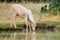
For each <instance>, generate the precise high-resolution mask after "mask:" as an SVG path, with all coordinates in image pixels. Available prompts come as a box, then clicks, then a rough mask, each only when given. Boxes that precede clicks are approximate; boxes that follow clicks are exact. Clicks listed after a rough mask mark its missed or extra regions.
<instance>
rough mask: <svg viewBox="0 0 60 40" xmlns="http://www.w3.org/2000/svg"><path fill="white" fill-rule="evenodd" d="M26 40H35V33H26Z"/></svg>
mask: <svg viewBox="0 0 60 40" xmlns="http://www.w3.org/2000/svg"><path fill="white" fill-rule="evenodd" d="M26 40H36V35H35V32H27V33H26Z"/></svg>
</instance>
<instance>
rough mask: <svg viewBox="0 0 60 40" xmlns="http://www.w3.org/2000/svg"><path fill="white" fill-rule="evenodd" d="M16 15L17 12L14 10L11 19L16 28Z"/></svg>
mask: <svg viewBox="0 0 60 40" xmlns="http://www.w3.org/2000/svg"><path fill="white" fill-rule="evenodd" d="M16 15H17V13H16V12H14V13H13V15H12V17H11V21H12V23H11V26H13V27H14V28H16V23H15V20H14V19H15V17H16Z"/></svg>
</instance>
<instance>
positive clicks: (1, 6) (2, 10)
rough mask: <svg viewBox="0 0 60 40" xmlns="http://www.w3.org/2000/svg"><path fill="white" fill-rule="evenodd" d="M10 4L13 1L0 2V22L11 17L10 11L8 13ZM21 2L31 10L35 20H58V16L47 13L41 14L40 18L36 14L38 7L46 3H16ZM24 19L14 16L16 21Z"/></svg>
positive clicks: (59, 18) (59, 19)
mask: <svg viewBox="0 0 60 40" xmlns="http://www.w3.org/2000/svg"><path fill="white" fill-rule="evenodd" d="M12 4H15V3H0V22H6V21H7V22H9V21H10V19H11V13H10V7H11V5H12ZM18 4H21V5H23V6H25V7H27V8H28V9H30V10H32V12H33V15H34V18H35V21H37V20H40V21H60V16H58V15H57V16H50V15H48V14H43V15H42V16H41V17H40V18H39V16H40V15H38V12H37V11H39V9H40V8H41V7H42V6H44V5H45V4H48V3H27V4H24V3H18ZM20 20H21V21H24V20H22V19H21V18H16V21H20Z"/></svg>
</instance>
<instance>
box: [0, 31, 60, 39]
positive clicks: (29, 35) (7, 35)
mask: <svg viewBox="0 0 60 40" xmlns="http://www.w3.org/2000/svg"><path fill="white" fill-rule="evenodd" d="M0 40H60V32H0Z"/></svg>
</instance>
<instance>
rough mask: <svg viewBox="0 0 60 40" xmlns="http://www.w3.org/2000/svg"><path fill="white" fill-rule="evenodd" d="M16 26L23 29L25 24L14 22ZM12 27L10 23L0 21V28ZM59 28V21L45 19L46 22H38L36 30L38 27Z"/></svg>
mask: <svg viewBox="0 0 60 40" xmlns="http://www.w3.org/2000/svg"><path fill="white" fill-rule="evenodd" d="M16 25H17V27H18V28H20V29H25V27H26V25H25V23H16ZM12 28H13V27H11V26H10V23H0V30H1V29H2V30H5V29H12ZM55 28H56V29H60V22H51V21H46V22H38V23H37V27H36V30H40V29H53V30H54V29H55Z"/></svg>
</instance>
